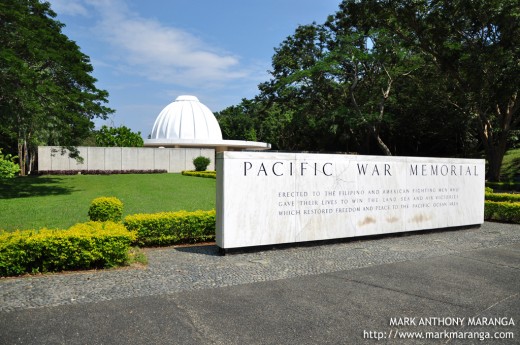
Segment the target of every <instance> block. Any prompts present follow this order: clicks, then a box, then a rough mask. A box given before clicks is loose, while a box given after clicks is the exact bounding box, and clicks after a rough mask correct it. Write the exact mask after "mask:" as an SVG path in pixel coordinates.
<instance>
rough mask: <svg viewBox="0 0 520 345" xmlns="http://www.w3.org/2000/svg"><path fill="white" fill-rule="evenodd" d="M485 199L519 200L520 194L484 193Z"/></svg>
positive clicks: (498, 200) (499, 200)
mask: <svg viewBox="0 0 520 345" xmlns="http://www.w3.org/2000/svg"><path fill="white" fill-rule="evenodd" d="M486 200H489V201H497V202H520V194H507V193H486Z"/></svg>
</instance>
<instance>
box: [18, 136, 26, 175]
mask: <svg viewBox="0 0 520 345" xmlns="http://www.w3.org/2000/svg"><path fill="white" fill-rule="evenodd" d="M18 162H19V164H20V176H25V175H26V174H25V155H24V141H20V140H18Z"/></svg>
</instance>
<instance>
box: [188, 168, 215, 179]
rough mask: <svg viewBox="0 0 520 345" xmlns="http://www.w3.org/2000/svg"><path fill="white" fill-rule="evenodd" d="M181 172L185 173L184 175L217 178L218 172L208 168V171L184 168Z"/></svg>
mask: <svg viewBox="0 0 520 345" xmlns="http://www.w3.org/2000/svg"><path fill="white" fill-rule="evenodd" d="M181 174H183V175H184V176H196V177H206V178H217V172H216V171H214V170H208V171H195V170H183V171H182V172H181Z"/></svg>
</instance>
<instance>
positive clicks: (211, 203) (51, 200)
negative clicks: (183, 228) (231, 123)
mask: <svg viewBox="0 0 520 345" xmlns="http://www.w3.org/2000/svg"><path fill="white" fill-rule="evenodd" d="M215 188H216V181H215V180H214V179H206V178H198V177H191V176H182V175H180V174H142V175H141V174H132V175H73V176H56V175H52V176H50V175H49V176H39V177H32V176H30V177H18V178H14V179H0V229H3V230H7V231H13V230H16V229H39V228H42V227H47V228H68V227H70V226H71V225H74V224H76V223H79V222H85V221H88V216H87V212H88V208H89V205H90V202H91V201H92V199H94V198H96V197H99V196H115V197H117V198H119V199H120V200H121V201H122V202H123V204H124V209H123V217H124V216H126V215H129V214H135V213H155V212H161V211H177V210H187V211H195V210H211V209H214V208H215Z"/></svg>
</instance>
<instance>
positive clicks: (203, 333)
mask: <svg viewBox="0 0 520 345" xmlns="http://www.w3.org/2000/svg"><path fill="white" fill-rule="evenodd" d="M169 300H170V301H171V302H173V303H174V304H175V306H176V307H177V308H178V309H179V310H180V311H182V312H184V314H185V315H186V322H187V323H188V324H189V326H191V327H192V329H193V330H194V333H195V336H196V338H197V342H198V343H199V344H218V342H217V340H216V339H213V336H212V333H211V332H210V331H208V330H207V329H206V327H205V326H204V323H203V322H201V321H200V320H199V318H198V317H197V314H196V313H195V312H194V311H193V310H191V309H189V308H188V307H186V306H184V305H182V304H181V303H179V302H178V301H177V300H176V299H175V298H170V299H169Z"/></svg>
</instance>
